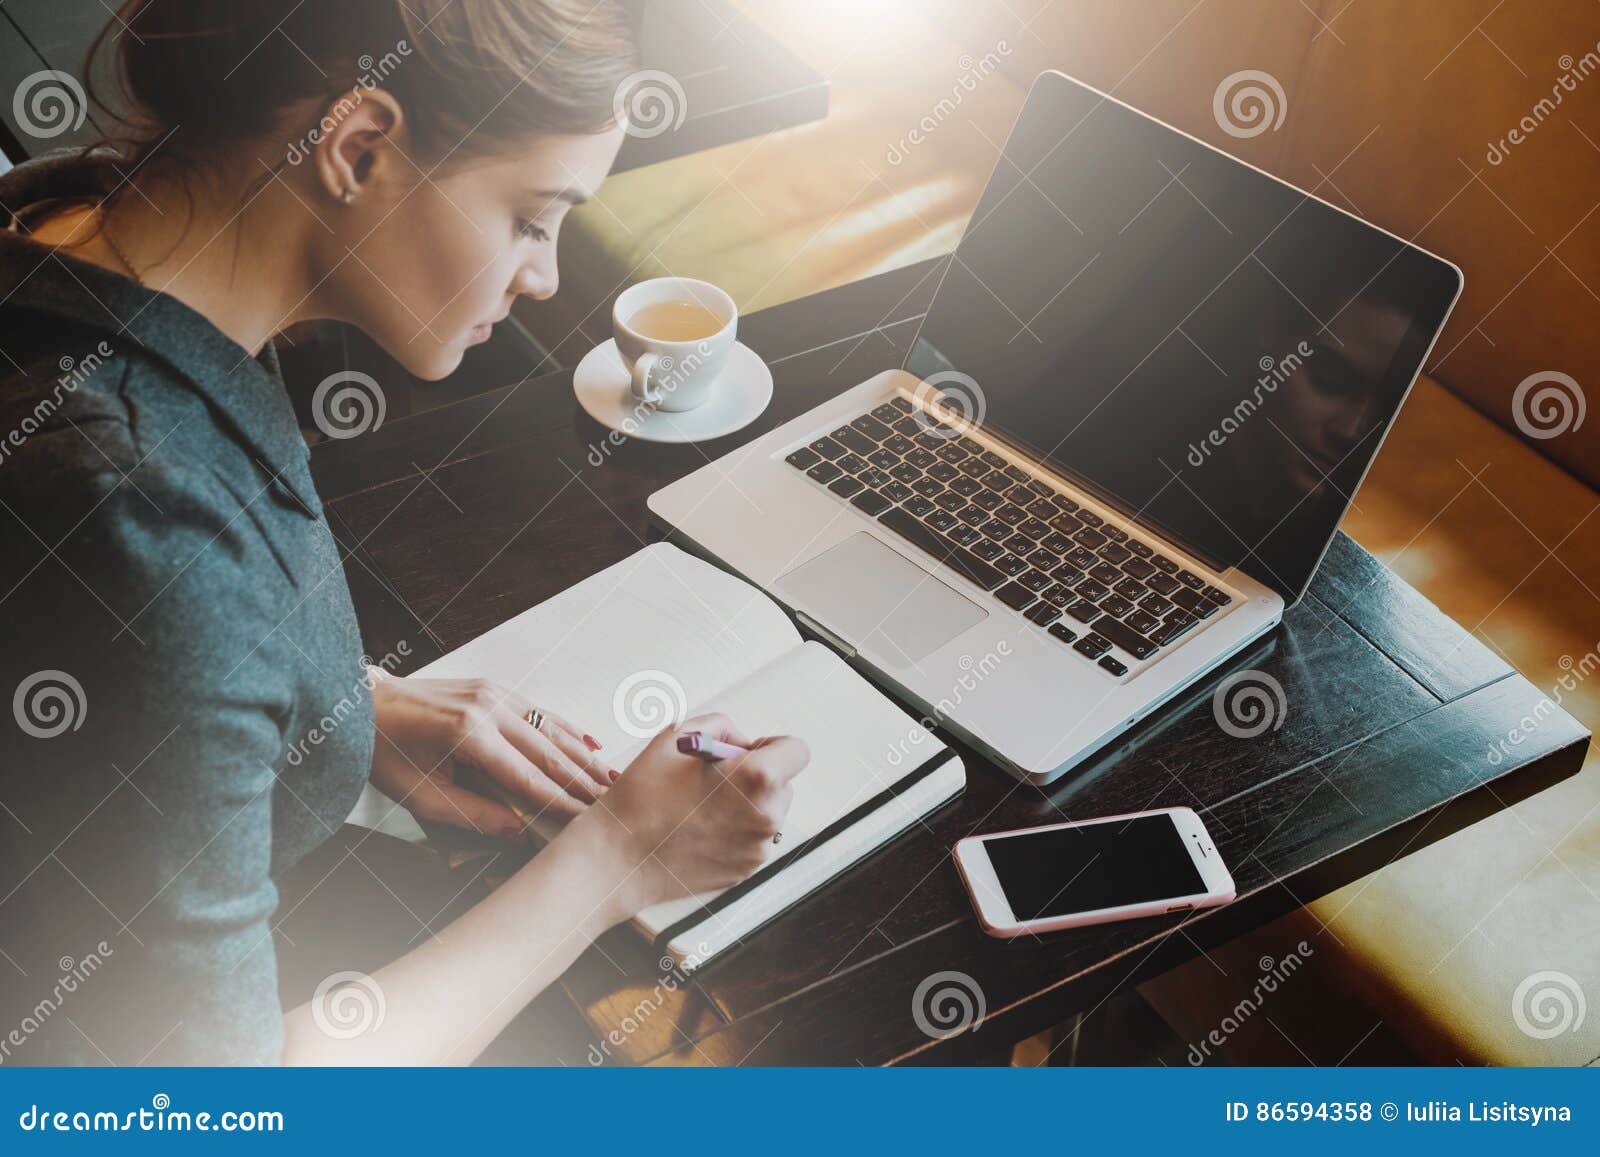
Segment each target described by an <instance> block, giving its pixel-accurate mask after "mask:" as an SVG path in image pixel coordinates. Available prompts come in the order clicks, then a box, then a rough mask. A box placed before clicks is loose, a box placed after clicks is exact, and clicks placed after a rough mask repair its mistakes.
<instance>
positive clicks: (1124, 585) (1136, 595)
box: [1111, 575, 1150, 603]
mask: <svg viewBox="0 0 1600 1157" xmlns="http://www.w3.org/2000/svg"><path fill="white" fill-rule="evenodd" d="M1111 589H1112V590H1114V591H1116V592H1117V593H1118V594H1119V595H1121V596H1122V597H1123V598H1125V599H1127V600H1128V601H1129V602H1130V603H1136V602H1138V601H1139V600H1140V599H1142V598H1144V596H1145V595H1147V594H1149V593H1150V592H1149V591H1147V590H1146V589H1145V585H1144V584H1143V583H1142V582H1140V581H1139V580H1138V579H1135V578H1129V577H1128V576H1127V575H1123V576H1122V577H1121V578H1120V579H1118V580H1117V581H1116V582H1114V583H1112V584H1111Z"/></svg>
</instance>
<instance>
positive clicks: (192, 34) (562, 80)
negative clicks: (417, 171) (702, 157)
mask: <svg viewBox="0 0 1600 1157" xmlns="http://www.w3.org/2000/svg"><path fill="white" fill-rule="evenodd" d="M636 68H637V63H636V58H635V49H634V35H633V28H632V26H631V22H630V19H629V17H628V15H627V14H626V13H625V11H624V10H623V8H622V6H621V5H620V4H618V3H615V2H613V0H601V2H600V3H598V4H596V3H594V2H593V0H307V2H298V3H297V2H296V0H129V2H127V3H124V4H123V5H122V7H121V9H120V11H118V12H117V14H116V17H115V18H114V19H113V20H112V21H110V22H109V23H108V24H107V25H106V27H105V28H104V29H103V30H102V31H101V33H100V35H99V37H97V38H96V40H95V43H94V46H93V47H92V48H91V49H90V61H89V65H88V66H87V68H86V74H87V76H88V77H89V78H90V80H91V86H92V88H94V89H95V94H96V99H97V101H98V102H99V103H100V104H101V105H102V106H104V107H106V108H107V109H108V110H110V111H111V112H113V114H114V115H115V116H116V117H117V118H118V120H119V121H120V122H121V123H122V124H123V125H124V126H125V127H126V130H127V131H126V133H124V134H119V135H118V136H116V137H115V138H113V139H110V140H109V141H108V142H102V144H105V143H111V144H113V145H114V146H115V147H116V149H117V151H118V153H119V154H120V155H121V158H122V164H123V167H124V171H126V168H127V166H128V165H137V164H140V163H141V162H144V161H146V160H150V159H152V158H153V159H155V160H158V161H161V162H163V163H167V162H172V163H177V164H179V165H181V164H183V163H185V162H204V161H206V160H209V159H213V158H215V157H217V156H218V155H220V154H221V153H222V152H223V151H224V150H225V149H226V148H227V146H228V145H230V144H231V143H234V142H237V141H238V140H240V139H241V138H256V137H260V136H262V135H264V134H268V133H270V132H272V131H274V130H281V131H282V132H283V133H284V134H285V136H286V137H288V138H290V139H286V140H285V141H284V142H283V147H284V149H285V151H286V153H287V152H289V151H290V150H292V148H293V147H294V144H295V141H294V140H293V139H292V138H295V137H300V136H301V135H302V134H304V133H309V132H310V131H311V129H312V128H313V127H314V126H313V125H312V124H311V123H309V122H308V123H307V124H306V125H295V124H287V123H284V118H285V114H286V113H287V111H288V110H289V109H290V108H291V107H293V106H294V105H297V104H299V103H301V102H302V101H306V100H308V99H309V98H312V97H318V96H321V97H324V98H326V99H325V102H324V104H323V105H322V106H321V107H319V109H318V111H317V112H316V114H314V115H315V117H317V118H321V117H322V114H323V110H324V109H325V108H326V107H327V106H328V105H331V104H334V103H335V102H336V101H338V99H339V97H340V95H341V94H345V93H349V92H350V90H351V89H352V88H358V89H359V88H362V87H364V88H367V89H370V88H372V87H379V86H381V87H382V88H383V89H385V90H386V91H387V92H389V93H390V94H392V95H393V96H394V97H395V98H396V99H397V100H398V101H399V102H400V104H401V107H402V108H403V109H404V110H405V114H406V118H407V123H408V124H409V126H410V130H411V141H412V144H413V147H414V148H415V149H416V150H417V151H418V152H419V153H420V154H422V155H423V156H424V157H426V158H428V159H429V160H431V161H434V162H437V161H439V160H443V159H446V158H448V160H449V161H450V162H451V163H454V162H457V161H464V160H468V159H471V158H475V157H483V156H485V155H492V154H494V153H496V152H497V151H502V150H505V149H509V148H515V147H516V146H517V145H518V144H520V143H523V142H526V141H527V140H528V139H530V138H531V137H533V136H535V135H537V134H539V133H591V132H600V131H603V130H604V129H606V128H608V127H609V126H610V125H611V124H612V123H613V121H614V113H613V107H614V98H615V94H616V92H617V90H618V88H619V86H621V85H622V84H623V82H624V81H625V80H626V78H627V76H628V75H629V74H630V73H631V72H633V71H634V70H635V69H636ZM107 81H109V82H110V84H111V86H112V89H111V91H109V92H106V91H105V84H106V82H107ZM97 82H98V83H97ZM263 159H264V160H267V159H268V158H263Z"/></svg>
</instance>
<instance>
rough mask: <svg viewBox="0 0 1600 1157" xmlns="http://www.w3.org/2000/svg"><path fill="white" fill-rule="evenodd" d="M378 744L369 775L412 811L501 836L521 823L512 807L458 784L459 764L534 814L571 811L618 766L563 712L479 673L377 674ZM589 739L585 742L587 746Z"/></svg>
mask: <svg viewBox="0 0 1600 1157" xmlns="http://www.w3.org/2000/svg"><path fill="white" fill-rule="evenodd" d="M372 705H373V711H374V714H375V715H376V716H377V724H378V737H377V745H376V747H375V749H374V751H373V755H372V782H373V784H374V786H376V787H377V788H378V789H379V790H381V791H382V792H383V793H384V794H385V795H387V796H389V797H390V798H391V799H394V800H397V801H399V802H400V803H402V804H403V805H404V806H405V808H406V809H407V810H408V811H410V812H411V813H412V814H413V815H415V816H416V817H418V818H419V819H426V820H434V821H437V822H440V823H446V824H453V825H454V826H456V827H461V828H467V829H469V830H473V831H479V832H484V833H487V834H491V835H499V836H503V837H504V838H506V839H518V838H520V837H521V836H522V835H523V831H524V828H525V826H526V825H525V824H524V822H523V820H522V819H521V818H520V817H519V816H518V815H517V813H516V812H515V811H513V810H512V809H511V808H509V807H507V806H506V805H505V804H504V803H502V802H500V801H499V800H495V799H490V798H488V797H487V796H483V795H480V794H478V793H477V792H474V791H471V790H469V789H467V788H465V787H463V786H462V785H461V783H460V782H459V781H458V780H457V778H456V770H457V765H458V764H465V765H468V766H470V767H474V768H477V769H478V770H479V771H481V772H482V773H483V774H484V775H486V776H487V777H488V778H489V779H491V780H492V781H493V782H494V783H496V784H498V785H499V786H500V787H501V788H502V789H503V790H504V791H506V792H507V793H509V794H510V795H511V796H512V797H513V798H514V799H516V800H518V801H525V802H523V810H524V811H527V812H531V813H533V814H535V815H551V816H555V817H558V818H559V819H562V820H566V819H570V818H572V817H573V816H575V815H578V814H579V813H580V812H582V811H583V809H584V808H586V807H587V806H588V805H589V804H591V803H593V802H594V801H595V800H597V799H599V798H600V796H602V795H603V794H605V792H606V790H607V789H608V788H610V786H611V784H612V782H613V781H614V780H615V779H616V778H617V773H616V772H615V771H613V770H612V769H611V767H610V765H609V764H608V763H607V762H606V761H605V760H604V759H602V758H600V757H599V755H598V754H597V751H598V748H599V744H598V743H595V742H594V741H593V740H592V739H590V738H589V737H588V736H587V735H585V734H584V733H582V732H580V731H578V730H577V729H576V728H574V727H573V726H572V725H571V724H569V723H567V722H566V720H564V719H561V718H559V717H557V716H554V715H551V714H549V713H548V712H544V713H543V716H544V718H543V720H542V722H541V724H540V726H539V727H538V728H535V727H534V726H533V725H532V724H531V723H529V722H528V718H527V716H528V713H529V712H530V711H531V710H532V709H533V705H532V704H531V703H528V702H527V701H525V700H524V699H523V698H522V697H521V696H519V695H517V694H515V693H514V692H511V691H507V690H505V689H504V688H502V687H498V686H496V685H495V684H493V683H490V682H487V681H486V680H482V679H398V678H393V677H380V678H379V679H378V680H377V681H376V682H375V683H374V684H373V688H372ZM591 744H593V746H592V747H591V746H590V745H591Z"/></svg>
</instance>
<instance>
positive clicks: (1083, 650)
mask: <svg viewBox="0 0 1600 1157" xmlns="http://www.w3.org/2000/svg"><path fill="white" fill-rule="evenodd" d="M1072 649H1073V650H1074V651H1076V652H1078V654H1080V655H1087V656H1089V658H1091V659H1098V658H1099V657H1100V656H1101V655H1104V654H1105V653H1106V652H1107V651H1109V650H1111V644H1110V643H1108V642H1106V640H1104V639H1102V638H1101V637H1100V636H1099V635H1097V634H1095V633H1094V632H1092V631H1091V632H1090V633H1089V634H1087V635H1085V636H1084V637H1083V638H1081V639H1079V640H1078V641H1077V642H1076V643H1074V644H1072Z"/></svg>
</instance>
